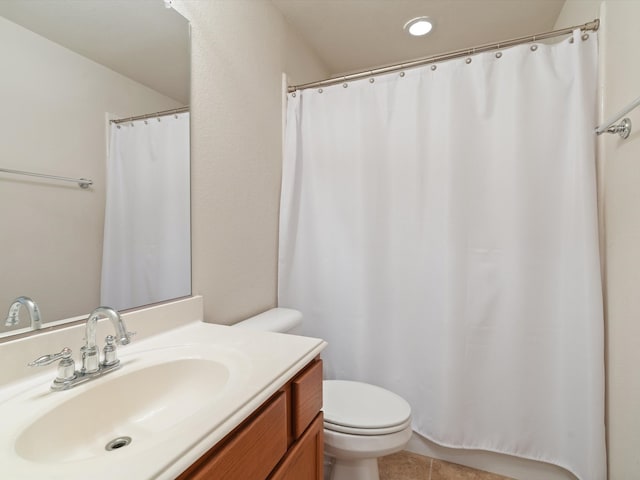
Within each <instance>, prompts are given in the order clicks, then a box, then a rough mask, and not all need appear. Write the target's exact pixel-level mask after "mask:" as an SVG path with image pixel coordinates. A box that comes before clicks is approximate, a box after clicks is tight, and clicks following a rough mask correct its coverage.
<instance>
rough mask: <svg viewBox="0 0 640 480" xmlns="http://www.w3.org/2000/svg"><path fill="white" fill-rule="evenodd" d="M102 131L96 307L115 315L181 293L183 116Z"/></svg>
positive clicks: (187, 279)
mask: <svg viewBox="0 0 640 480" xmlns="http://www.w3.org/2000/svg"><path fill="white" fill-rule="evenodd" d="M110 128H111V140H110V147H109V158H108V162H107V198H106V210H105V225H104V246H103V255H102V283H101V298H100V301H101V303H102V304H103V305H107V306H110V307H113V308H116V309H118V310H122V309H126V308H132V307H137V306H140V305H147V304H150V303H154V302H158V301H162V300H167V299H171V298H176V297H182V296H185V295H189V294H190V293H191V236H190V207H189V202H190V194H189V114H188V113H181V114H178V115H177V118H176V117H175V116H173V115H172V116H165V117H161V118H160V121H158V120H157V119H155V118H153V119H149V120H147V121H146V122H145V121H143V120H138V121H135V122H133V126H132V125H131V124H130V123H126V124H121V125H120V128H118V127H117V126H115V125H113V124H112V125H111V127H110Z"/></svg>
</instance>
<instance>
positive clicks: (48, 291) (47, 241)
mask: <svg viewBox="0 0 640 480" xmlns="http://www.w3.org/2000/svg"><path fill="white" fill-rule="evenodd" d="M0 58H2V59H3V66H2V70H3V73H2V75H0V95H2V105H3V114H2V115H1V116H0V149H1V151H2V156H1V159H0V169H6V170H18V171H26V172H34V173H39V174H46V175H55V176H62V177H71V178H85V179H90V180H92V182H93V183H92V185H91V186H90V187H89V188H81V187H80V186H79V185H78V184H77V183H73V182H65V181H58V180H54V179H48V178H42V177H34V176H25V175H16V174H12V173H7V172H0V221H1V222H2V227H1V228H0V265H1V268H0V272H1V275H0V336H7V335H12V334H15V333H23V332H24V331H25V330H26V329H28V327H29V326H28V323H29V315H28V313H27V311H26V309H25V308H24V307H23V308H21V311H20V319H21V321H20V324H19V325H17V326H12V327H6V326H5V318H6V317H7V313H8V310H9V306H10V305H11V303H12V302H13V300H14V299H16V298H17V297H20V296H27V297H30V298H32V299H33V300H34V301H35V302H36V303H37V305H38V307H39V310H40V315H41V318H42V322H43V328H44V327H47V326H48V325H52V324H56V323H58V321H60V320H62V319H73V318H74V317H80V316H86V315H87V314H88V313H89V312H91V311H92V310H93V309H95V308H96V307H97V306H99V305H100V304H101V292H100V289H101V275H102V270H103V269H102V258H103V238H104V224H105V204H106V193H107V178H106V175H107V163H108V158H107V157H108V150H109V145H110V140H109V136H110V133H109V131H110V129H111V128H112V127H110V123H109V120H110V119H113V118H124V117H132V116H138V115H144V114H152V113H156V112H161V111H166V110H170V109H175V108H179V107H184V106H186V105H188V103H189V101H188V97H189V24H188V22H187V20H186V19H185V18H184V17H182V16H181V15H180V14H179V13H178V12H176V11H175V10H173V9H172V8H166V7H165V2H163V0H149V1H141V2H132V1H130V0H110V1H104V0H81V1H80V0H30V1H28V2H26V1H24V0H2V1H1V2H0ZM187 115H188V114H187ZM153 118H154V119H155V117H153ZM167 118H173V116H172V117H167ZM123 128H124V127H123ZM132 128H133V127H132ZM186 132H187V133H186V135H187V136H188V126H187V130H186ZM112 141H113V140H111V142H112ZM187 142H188V139H187ZM187 148H188V147H187ZM186 157H187V158H186V160H185V162H186V163H187V167H186V168H187V175H186V177H187V182H188V150H187V154H186ZM109 161H110V160H109ZM110 178H111V177H110ZM130 180H132V181H137V179H130ZM186 188H187V190H186V191H187V197H188V183H187V187H186ZM123 198H124V197H123ZM127 198H128V197H127ZM187 205H188V199H187ZM187 208H188V207H187ZM187 216H188V211H187ZM183 223H184V222H183ZM186 225H187V232H186V235H187V236H188V235H189V232H188V229H189V227H188V221H187V223H186ZM188 243H190V241H188ZM188 243H187V245H188ZM187 248H188V247H187ZM188 255H189V253H187V256H188ZM187 261H188V262H190V260H187ZM186 268H187V270H188V271H189V272H190V263H189V265H187V267H186ZM189 276H190V275H189ZM184 294H186V295H188V294H190V284H189V285H188V289H187V291H186V292H184ZM174 296H175V295H174ZM169 299H170V298H154V301H162V300H169ZM137 306H141V305H135V304H134V305H127V308H129V307H137Z"/></svg>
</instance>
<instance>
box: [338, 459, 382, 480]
mask: <svg viewBox="0 0 640 480" xmlns="http://www.w3.org/2000/svg"><path fill="white" fill-rule="evenodd" d="M379 478H380V474H379V472H378V459H377V458H359V459H355V460H352V459H349V460H347V459H339V458H336V459H333V466H332V468H331V475H330V476H329V479H330V480H379Z"/></svg>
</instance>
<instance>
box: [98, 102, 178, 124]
mask: <svg viewBox="0 0 640 480" xmlns="http://www.w3.org/2000/svg"><path fill="white" fill-rule="evenodd" d="M188 111H189V105H185V106H184V107H180V108H173V109H171V110H162V111H161V112H154V113H146V114H144V115H136V116H135V117H127V118H119V119H117V120H111V122H110V123H115V124H116V125H117V124H119V123H126V122H133V121H134V120H145V119H147V118H157V117H166V116H167V115H174V114H177V113H184V112H188Z"/></svg>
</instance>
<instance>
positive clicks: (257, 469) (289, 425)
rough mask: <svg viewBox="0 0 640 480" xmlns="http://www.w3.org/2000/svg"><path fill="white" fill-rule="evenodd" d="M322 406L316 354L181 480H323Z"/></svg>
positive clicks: (320, 381)
mask: <svg viewBox="0 0 640 480" xmlns="http://www.w3.org/2000/svg"><path fill="white" fill-rule="evenodd" d="M321 408H322V360H320V359H318V358H316V359H315V360H313V361H311V362H310V363H309V364H308V365H307V366H306V367H305V368H303V369H302V370H301V371H300V373H298V374H297V375H296V376H295V377H294V378H293V379H292V380H291V381H290V382H289V383H287V384H286V385H285V386H284V387H282V388H281V389H280V390H279V391H278V392H276V393H275V394H274V395H273V396H272V397H271V398H270V399H269V400H267V401H266V402H265V403H263V404H262V405H261V406H260V407H259V408H258V409H257V410H256V411H255V412H254V413H253V414H252V415H251V416H249V418H247V419H246V420H245V421H244V422H242V423H241V424H240V425H239V426H238V427H237V428H236V429H234V430H233V431H232V432H231V433H229V434H228V435H227V436H226V437H225V438H223V439H222V440H221V441H220V442H219V443H218V444H217V445H215V446H214V447H213V448H212V449H211V450H209V451H208V452H207V453H205V454H204V455H203V456H202V457H200V459H199V460H198V461H197V462H196V463H194V464H193V465H191V467H189V468H188V469H187V470H186V471H185V472H184V473H182V474H181V475H180V476H179V477H178V480H187V479H188V480H267V479H268V480H322V478H323V448H324V443H323V436H322V433H323V424H322V412H321V411H320V409H321Z"/></svg>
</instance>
